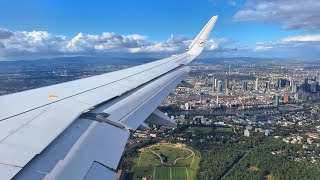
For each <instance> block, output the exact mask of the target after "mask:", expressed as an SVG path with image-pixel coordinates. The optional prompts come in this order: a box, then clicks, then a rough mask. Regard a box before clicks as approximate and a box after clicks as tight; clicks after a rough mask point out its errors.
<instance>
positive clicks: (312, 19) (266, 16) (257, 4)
mask: <svg viewBox="0 0 320 180" xmlns="http://www.w3.org/2000/svg"><path fill="white" fill-rule="evenodd" d="M233 19H234V20H235V21H260V22H270V23H281V24H282V28H283V29H301V30H308V31H320V21H319V19H320V1H319V0H249V1H248V2H247V3H246V4H245V5H244V7H243V9H241V10H240V11H238V12H237V13H236V14H235V15H234V16H233Z"/></svg>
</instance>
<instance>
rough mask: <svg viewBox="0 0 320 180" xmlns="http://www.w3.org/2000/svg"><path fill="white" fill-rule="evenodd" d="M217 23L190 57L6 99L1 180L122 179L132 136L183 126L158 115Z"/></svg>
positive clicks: (0, 135)
mask: <svg viewBox="0 0 320 180" xmlns="http://www.w3.org/2000/svg"><path fill="white" fill-rule="evenodd" d="M216 20H217V16H214V17H212V18H211V19H210V21H209V22H208V23H207V25H206V26H205V27H204V28H203V29H202V31H201V32H200V34H199V35H198V36H197V37H196V38H195V40H194V41H193V42H192V43H191V45H190V46H189V50H188V51H187V52H185V53H182V54H179V55H176V56H171V57H169V58H165V59H162V60H158V61H155V62H151V63H147V64H144V65H140V66H135V67H132V68H128V69H124V70H120V71H115V72H111V73H107V74H103V75H99V76H94V77H90V78H85V79H80V80H76V81H71V82H67V83H62V84H57V85H53V86H48V87H43V88H39V89H34V90H29V91H24V92H20V93H16V94H10V95H6V96H0V179H32V180H34V179H116V173H115V171H116V169H117V166H118V163H119V161H120V158H121V156H122V153H123V150H124V148H125V145H126V142H127V139H128V138H129V136H130V133H131V132H133V131H135V130H136V129H138V128H139V127H140V128H148V127H147V126H146V124H145V123H148V124H157V125H166V126H175V125H176V124H175V122H173V121H172V120H171V119H170V118H168V117H167V116H165V115H164V114H163V113H161V112H160V111H159V110H157V109H156V108H157V107H158V105H159V104H160V103H161V102H162V101H163V100H164V99H165V98H166V97H167V96H168V95H169V94H170V92H171V91H172V90H173V89H174V88H175V87H176V86H177V85H178V84H179V83H180V82H181V81H182V80H183V79H184V78H185V77H186V76H187V73H188V67H186V64H188V63H189V62H191V61H192V60H193V59H194V58H196V57H197V56H198V55H199V54H200V53H201V52H202V50H203V48H204V46H205V43H206V41H207V40H208V37H209V35H210V33H211V30H212V28H213V26H214V24H215V22H216Z"/></svg>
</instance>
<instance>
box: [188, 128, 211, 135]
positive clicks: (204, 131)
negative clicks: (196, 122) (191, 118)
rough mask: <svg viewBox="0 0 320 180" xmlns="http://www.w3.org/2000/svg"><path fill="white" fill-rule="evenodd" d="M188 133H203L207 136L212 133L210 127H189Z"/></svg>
mask: <svg viewBox="0 0 320 180" xmlns="http://www.w3.org/2000/svg"><path fill="white" fill-rule="evenodd" d="M189 131H190V132H197V131H198V132H201V133H204V134H209V133H211V131H212V128H211V127H191V128H189Z"/></svg>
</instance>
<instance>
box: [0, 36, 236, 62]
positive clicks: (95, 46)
mask: <svg viewBox="0 0 320 180" xmlns="http://www.w3.org/2000/svg"><path fill="white" fill-rule="evenodd" d="M0 37H2V39H0V57H2V58H3V57H15V56H33V55H34V56H38V55H43V56H46V55H50V56H55V55H77V54H81V55H85V54H87V55H94V54H98V53H124V54H125V53H127V54H131V53H134V54H139V53H158V54H159V53H160V54H163V53H177V52H183V51H184V50H186V49H187V47H188V46H189V44H190V43H191V42H192V40H191V39H189V38H186V37H185V36H181V35H171V36H170V37H169V38H168V39H167V40H165V41H152V40H149V39H148V37H147V36H144V35H139V34H131V35H119V34H116V33H113V32H104V33H102V34H100V35H93V34H85V33H78V34H77V35H76V36H74V37H72V38H68V37H66V36H63V35H54V34H52V33H49V32H47V31H31V32H28V31H9V30H2V31H0ZM234 42H235V41H233V40H230V39H226V38H220V39H216V40H213V39H210V40H208V42H207V47H206V49H205V50H206V51H224V50H225V47H227V46H228V45H230V44H233V43H234Z"/></svg>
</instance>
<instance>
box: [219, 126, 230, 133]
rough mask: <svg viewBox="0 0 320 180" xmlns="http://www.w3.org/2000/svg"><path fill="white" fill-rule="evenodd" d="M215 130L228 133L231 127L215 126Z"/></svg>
mask: <svg viewBox="0 0 320 180" xmlns="http://www.w3.org/2000/svg"><path fill="white" fill-rule="evenodd" d="M216 131H217V132H226V133H230V132H232V129H231V128H228V127H227V128H224V127H223V128H217V129H216Z"/></svg>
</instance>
